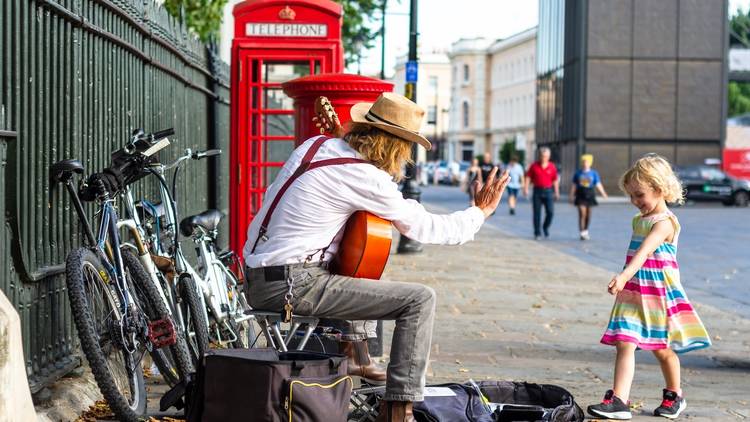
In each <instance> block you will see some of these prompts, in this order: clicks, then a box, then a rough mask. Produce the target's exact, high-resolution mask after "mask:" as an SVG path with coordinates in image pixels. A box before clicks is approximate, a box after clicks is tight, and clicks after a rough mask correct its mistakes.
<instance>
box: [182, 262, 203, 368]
mask: <svg viewBox="0 0 750 422" xmlns="http://www.w3.org/2000/svg"><path fill="white" fill-rule="evenodd" d="M178 284H179V287H178V291H179V294H180V306H181V309H182V315H183V320H184V321H185V331H186V337H187V338H188V348H189V349H190V352H191V355H192V357H193V362H194V363H195V365H196V367H197V366H198V361H199V360H200V359H201V358H202V357H203V355H204V354H205V353H206V352H207V351H208V341H209V338H208V325H207V324H206V319H205V316H206V310H205V308H204V307H203V302H202V301H201V300H200V298H199V297H198V287H197V286H196V285H195V280H193V277H191V276H190V275H189V274H182V275H180V279H179V281H178ZM191 332H193V333H195V335H194V337H193V338H192V339H191V338H190V333H191Z"/></svg>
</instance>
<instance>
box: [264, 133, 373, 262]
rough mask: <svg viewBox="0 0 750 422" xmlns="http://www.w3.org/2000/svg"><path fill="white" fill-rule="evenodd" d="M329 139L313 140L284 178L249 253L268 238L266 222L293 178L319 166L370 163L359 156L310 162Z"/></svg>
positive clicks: (319, 138) (321, 137)
mask: <svg viewBox="0 0 750 422" xmlns="http://www.w3.org/2000/svg"><path fill="white" fill-rule="evenodd" d="M329 139H331V138H329V137H327V136H323V135H321V136H319V137H318V138H317V139H316V140H315V141H313V144H312V145H311V146H310V148H309V149H308V150H307V152H306V153H305V156H304V157H303V158H302V162H301V163H300V165H299V167H297V170H295V171H294V173H292V175H291V176H289V178H288V179H286V182H284V184H283V185H282V186H281V189H279V191H278V192H277V193H276V196H275V197H274V198H273V201H272V202H271V205H270V206H269V207H268V211H266V215H265V216H263V222H261V223H260V230H259V231H258V238H257V239H255V243H254V244H253V249H252V250H251V251H250V253H251V254H253V253H255V248H256V247H257V246H258V242H259V241H260V240H261V239H263V241H264V242H265V241H266V240H268V236H266V233H267V232H268V223H269V222H270V221H271V216H272V215H273V212H274V210H275V209H276V206H277V205H278V204H279V201H280V200H281V197H282V196H284V193H285V192H286V191H287V189H289V186H290V185H291V184H292V183H293V182H294V181H295V180H297V178H298V177H300V176H301V175H302V174H304V173H305V172H306V171H309V170H314V169H316V168H319V167H325V166H333V165H338V164H353V163H364V164H370V162H369V161H366V160H363V159H361V158H348V157H342V158H329V159H326V160H319V161H316V162H312V159H313V158H314V157H315V154H316V153H317V152H318V150H319V149H320V147H321V145H323V143H324V142H326V141H327V140H329Z"/></svg>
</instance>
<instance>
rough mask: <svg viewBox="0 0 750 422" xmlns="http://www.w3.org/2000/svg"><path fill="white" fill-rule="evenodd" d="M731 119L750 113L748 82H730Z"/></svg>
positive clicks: (749, 86) (749, 87)
mask: <svg viewBox="0 0 750 422" xmlns="http://www.w3.org/2000/svg"><path fill="white" fill-rule="evenodd" d="M728 101H729V110H728V112H727V114H728V115H729V117H732V116H736V115H738V114H745V113H750V84H749V83H747V82H736V81H731V82H729V98H728Z"/></svg>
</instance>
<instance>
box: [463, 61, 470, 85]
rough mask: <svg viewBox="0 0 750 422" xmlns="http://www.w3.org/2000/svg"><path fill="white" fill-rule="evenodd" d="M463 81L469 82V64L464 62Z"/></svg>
mask: <svg viewBox="0 0 750 422" xmlns="http://www.w3.org/2000/svg"><path fill="white" fill-rule="evenodd" d="M464 82H469V65H468V64H464Z"/></svg>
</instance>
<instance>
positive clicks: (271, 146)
mask: <svg viewBox="0 0 750 422" xmlns="http://www.w3.org/2000/svg"><path fill="white" fill-rule="evenodd" d="M264 144H265V146H266V160H265V162H266V163H283V162H285V161H286V160H287V158H289V156H290V155H292V151H294V141H266V142H264Z"/></svg>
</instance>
